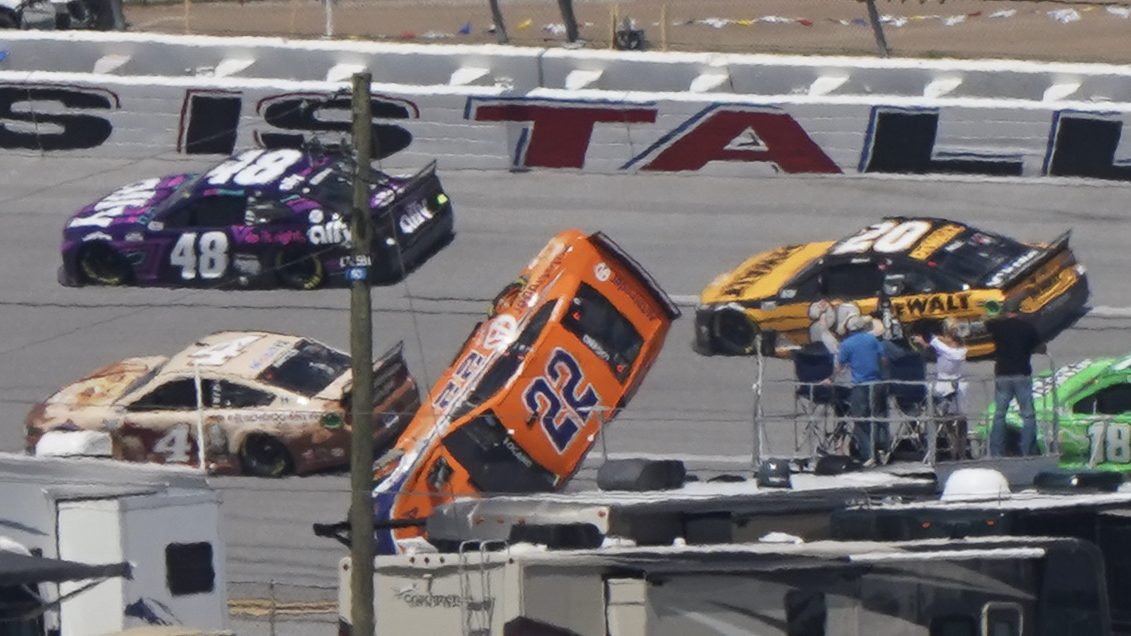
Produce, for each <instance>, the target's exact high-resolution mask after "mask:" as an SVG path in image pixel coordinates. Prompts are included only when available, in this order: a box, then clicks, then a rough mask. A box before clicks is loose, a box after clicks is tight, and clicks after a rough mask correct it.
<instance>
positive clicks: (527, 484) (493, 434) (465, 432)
mask: <svg viewBox="0 0 1131 636" xmlns="http://www.w3.org/2000/svg"><path fill="white" fill-rule="evenodd" d="M444 447H445V448H447V449H448V452H449V453H451V454H452V457H453V458H454V459H455V460H456V461H457V462H459V464H460V465H461V466H463V468H464V469H465V470H467V474H468V479H469V480H470V481H471V483H472V484H473V485H474V486H475V487H476V488H477V489H478V490H479V491H480V492H484V493H534V492H551V491H553V490H554V485H555V484H556V483H557V478H556V477H555V475H554V474H553V473H552V472H550V471H548V470H546V469H545V468H543V467H542V466H539V465H538V463H537V462H535V461H534V458H532V457H531V456H530V455H529V453H527V452H526V451H524V450H523V449H522V448H521V447H520V446H519V445H518V442H517V441H516V440H515V438H514V437H512V436H511V435H508V434H507V430H506V428H504V427H503V425H502V423H500V422H499V418H498V417H496V416H495V414H494V413H493V412H491V411H486V412H484V413H483V414H481V415H479V416H477V417H476V418H475V419H473V420H471V421H470V422H468V423H467V424H464V425H463V426H461V427H459V428H457V429H456V430H455V431H452V432H451V433H449V434H448V436H447V437H445V438H444Z"/></svg>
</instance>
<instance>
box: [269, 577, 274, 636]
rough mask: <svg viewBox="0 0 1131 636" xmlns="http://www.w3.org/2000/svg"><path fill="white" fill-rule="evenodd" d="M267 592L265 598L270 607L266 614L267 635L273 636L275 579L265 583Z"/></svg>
mask: <svg viewBox="0 0 1131 636" xmlns="http://www.w3.org/2000/svg"><path fill="white" fill-rule="evenodd" d="M267 590H268V593H267V596H268V598H269V599H270V600H271V605H270V607H269V609H268V612H267V633H268V634H270V635H271V636H275V609H276V603H275V579H271V580H270V581H269V582H268V583H267Z"/></svg>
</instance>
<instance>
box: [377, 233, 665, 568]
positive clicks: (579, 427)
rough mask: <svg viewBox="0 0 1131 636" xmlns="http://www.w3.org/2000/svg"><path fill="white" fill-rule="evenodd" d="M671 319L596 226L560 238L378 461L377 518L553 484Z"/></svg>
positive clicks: (638, 373) (632, 381) (641, 371)
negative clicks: (594, 230) (464, 497)
mask: <svg viewBox="0 0 1131 636" xmlns="http://www.w3.org/2000/svg"><path fill="white" fill-rule="evenodd" d="M678 316H679V310H678V309H677V308H676V307H675V305H674V304H672V302H671V300H670V299H669V298H668V296H667V295H666V294H665V293H664V291H663V290H661V289H660V287H659V286H658V285H657V284H656V283H655V281H653V280H652V278H651V277H650V276H649V275H648V274H647V272H645V271H644V269H643V268H641V267H640V265H639V264H637V263H636V261H634V260H633V259H632V258H631V257H629V256H628V254H626V253H625V252H624V251H622V250H621V249H620V247H619V246H617V245H616V244H615V243H613V241H612V240H610V239H609V238H608V237H606V236H605V235H604V234H602V233H600V232H598V233H595V234H591V235H588V236H586V235H585V234H583V233H582V232H580V231H578V230H567V231H565V232H562V233H561V234H558V235H557V236H556V237H554V238H553V239H552V240H551V241H550V243H549V244H548V245H547V246H546V247H545V248H543V249H542V251H541V253H540V254H539V255H538V256H537V258H535V259H534V260H533V261H532V262H531V263H530V264H529V265H528V266H527V267H526V269H525V270H523V272H522V274H521V276H520V277H519V279H518V280H517V281H516V282H515V283H512V284H511V285H508V286H507V287H506V288H504V289H503V291H502V292H501V293H500V294H499V295H498V297H496V299H495V302H494V305H493V308H492V311H491V316H490V318H489V319H488V320H486V321H484V322H481V323H479V324H478V325H476V327H475V328H474V329H473V330H472V332H471V335H470V336H469V337H468V339H467V341H466V342H465V343H464V345H463V349H462V350H461V351H460V352H459V353H458V354H457V355H456V357H455V359H454V361H453V362H452V364H451V366H450V367H449V368H448V370H447V371H446V372H445V373H444V374H443V375H441V376H440V377H439V378H438V380H437V382H436V385H435V386H434V387H433V389H432V393H431V395H430V397H429V401H428V403H427V404H425V405H424V406H422V407H421V409H420V411H418V413H417V415H416V417H415V418H414V419H413V420H412V422H411V423H410V424H409V426H408V428H407V429H406V430H405V432H404V434H402V435H401V438H400V439H399V440H398V441H397V444H396V446H395V447H394V448H393V450H391V451H390V452H389V453H388V454H387V455H386V456H385V457H383V458H380V459H379V460H378V461H377V465H376V471H375V478H376V479H378V480H380V481H379V483H378V484H377V487H376V489H375V490H374V514H375V520H376V521H377V522H378V523H380V522H382V521H387V520H390V519H414V518H415V519H424V518H427V517H428V515H429V513H430V512H431V510H432V509H433V508H434V507H435V506H437V505H439V504H441V503H443V502H446V501H449V500H451V499H452V498H453V497H454V496H457V495H475V494H494V493H531V492H549V491H554V490H558V489H560V488H561V487H563V486H564V485H565V483H566V482H567V481H568V480H569V478H570V477H571V476H572V475H573V473H574V472H575V471H576V470H577V468H578V467H579V466H580V465H581V462H582V460H583V459H584V458H585V455H586V453H588V452H589V449H590V448H591V447H592V446H593V443H594V441H595V440H596V438H597V434H598V432H599V431H600V429H601V427H602V426H604V425H606V424H608V423H609V422H610V421H611V420H612V419H613V418H614V417H615V416H616V414H617V412H618V411H619V410H620V409H622V408H624V407H625V406H626V405H627V404H628V402H629V400H630V399H631V398H632V395H633V394H634V393H635V392H636V390H637V388H638V387H639V386H640V383H641V382H642V381H643V380H644V376H645V374H646V373H647V372H648V369H649V368H650V367H651V366H652V363H653V362H654V361H655V359H656V356H657V355H658V354H659V352H660V348H661V346H662V345H663V342H664V338H665V336H666V335H667V332H668V329H669V328H670V326H671V323H672V321H673V320H675V318H677V317H678ZM396 533H397V534H396V538H407V537H410V536H415V535H417V534H419V531H417V530H414V529H411V528H410V529H401V530H397V531H396ZM378 542H379V549H380V550H381V551H384V552H392V551H395V549H396V546H395V541H394V536H393V533H392V532H391V531H388V530H381V531H379V532H378Z"/></svg>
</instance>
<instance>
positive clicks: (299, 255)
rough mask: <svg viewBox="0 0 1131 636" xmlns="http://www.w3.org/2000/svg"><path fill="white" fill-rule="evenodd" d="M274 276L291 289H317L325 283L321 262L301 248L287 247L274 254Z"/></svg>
mask: <svg viewBox="0 0 1131 636" xmlns="http://www.w3.org/2000/svg"><path fill="white" fill-rule="evenodd" d="M275 276H276V277H277V278H278V279H279V283H280V284H282V285H283V286H284V287H289V288H291V289H317V288H319V287H321V286H322V284H323V283H325V282H326V270H325V269H324V268H323V267H322V261H320V260H318V257H317V256H315V255H314V254H311V253H310V252H309V251H308V250H306V249H303V248H296V247H289V248H283V249H282V250H279V252H277V253H276V254H275Z"/></svg>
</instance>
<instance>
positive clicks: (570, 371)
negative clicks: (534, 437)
mask: <svg viewBox="0 0 1131 636" xmlns="http://www.w3.org/2000/svg"><path fill="white" fill-rule="evenodd" d="M584 380H585V377H584V376H583V375H582V373H581V365H579V364H578V363H577V360H574V359H573V356H571V355H570V354H569V352H568V351H566V350H565V349H554V353H553V355H552V356H550V362H549V363H548V364H547V365H546V372H545V374H544V375H542V376H541V377H539V378H537V379H535V380H534V381H533V382H531V383H530V386H528V387H526V392H525V393H523V395H522V400H523V402H524V403H525V404H526V408H528V409H530V412H531V413H533V414H535V415H538V414H539V413H541V415H540V416H539V418H538V419H539V421H540V422H541V424H542V429H543V430H544V431H545V432H546V436H547V437H549V438H550V441H551V442H553V444H554V448H555V449H557V451H558V452H559V453H564V452H565V450H566V449H567V448H569V445H570V444H571V443H572V442H573V440H574V438H575V437H576V436H577V433H578V432H579V431H580V430H581V427H582V426H584V425H585V420H586V419H588V418H589V413H590V412H591V411H592V410H593V408H594V407H595V406H597V405H598V404H599V403H600V402H601V398H600V397H599V396H598V395H597V391H595V390H594V389H593V385H592V384H586V385H584V386H580V385H581V383H582V381H584Z"/></svg>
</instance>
